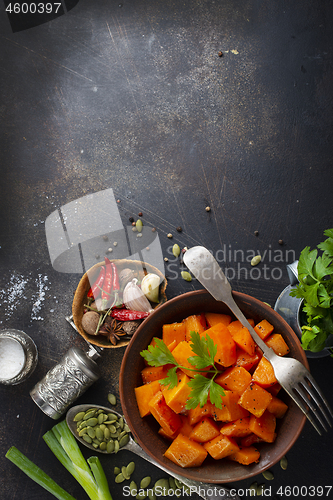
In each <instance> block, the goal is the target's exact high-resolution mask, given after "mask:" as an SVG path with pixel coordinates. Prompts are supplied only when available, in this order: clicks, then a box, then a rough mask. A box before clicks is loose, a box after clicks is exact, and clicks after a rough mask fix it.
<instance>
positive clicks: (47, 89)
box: [0, 0, 333, 500]
mask: <svg viewBox="0 0 333 500" xmlns="http://www.w3.org/2000/svg"><path fill="white" fill-rule="evenodd" d="M332 21H333V8H332V5H331V2H329V1H328V0H322V1H317V0H303V1H300V0H295V1H293V2H287V1H277V0H268V1H265V2H264V1H261V0H248V1H237V0H233V1H230V0H226V1H223V2H222V1H208V0H206V1H205V0H197V1H190V0H184V1H182V2H177V1H171V0H164V1H163V2H162V1H160V0H152V1H150V2H146V1H144V0H136V1H134V0H124V1H123V2H122V3H119V1H117V2H115V1H110V0H95V1H93V2H92V1H88V0H80V2H79V3H78V4H77V6H76V7H75V8H73V9H72V10H71V11H70V12H68V13H67V14H65V15H64V16H61V17H59V18H58V19H56V20H54V21H52V22H49V23H45V24H43V25H41V26H37V27H35V28H31V29H29V30H26V31H21V32H17V33H12V31H11V27H10V24H9V21H8V18H7V16H6V13H5V8H4V5H3V4H0V88H1V98H0V172H1V184H0V210H1V219H0V266H1V273H0V315H1V316H0V326H1V327H2V328H9V327H10V328H18V329H22V330H24V331H26V332H27V333H28V334H29V335H31V337H32V338H33V339H34V340H35V342H36V344H37V346H38V350H39V364H38V367H37V369H36V371H35V372H34V374H33V375H32V377H31V379H29V380H28V381H26V382H24V383H23V384H22V385H19V386H16V387H12V388H10V387H6V386H2V387H1V388H0V394H1V396H0V398H1V409H2V411H1V417H0V422H1V429H2V431H1V433H0V449H1V455H2V456H3V455H4V453H5V452H6V451H7V449H8V448H9V447H10V446H11V445H16V446H17V447H19V448H20V449H21V450H22V451H23V452H25V453H26V454H27V455H28V456H29V458H30V459H32V460H34V461H35V462H36V463H37V464H38V465H40V466H42V467H43V468H44V469H45V470H46V472H48V473H49V474H51V475H52V476H53V477H54V479H55V480H58V481H59V482H60V483H61V484H62V486H63V487H64V488H65V489H67V490H69V491H70V492H71V493H72V494H73V495H74V496H76V497H77V498H78V499H79V500H80V499H82V500H83V498H85V496H84V494H83V493H82V492H81V490H80V487H79V486H77V485H76V484H75V481H74V480H72V478H71V477H69V475H67V473H66V474H64V473H63V470H62V467H61V466H60V464H58V462H57V460H56V459H55V458H54V457H53V456H50V453H49V451H48V450H47V449H46V445H45V444H44V443H43V441H42V439H41V436H42V434H43V433H44V432H45V431H46V430H48V429H49V428H50V427H51V426H52V424H53V422H52V421H51V420H50V419H49V418H48V417H46V416H44V415H43V414H42V412H41V411H40V410H39V409H38V408H37V407H36V405H35V404H34V403H33V402H32V401H31V399H30V397H29V390H30V389H31V388H32V386H33V385H34V384H35V383H36V382H37V381H38V380H40V379H41V378H42V377H43V376H44V375H45V373H46V372H47V371H48V370H49V369H50V368H51V367H52V366H53V365H54V364H55V363H56V362H57V361H59V359H60V357H61V356H62V355H63V354H64V353H65V352H66V351H67V350H68V348H69V347H70V345H72V344H75V345H78V346H83V345H84V343H83V341H82V339H81V338H80V337H78V335H77V334H76V333H75V332H74V331H73V330H72V329H71V327H70V326H69V325H68V324H67V323H66V322H65V320H64V315H67V314H68V313H69V311H70V308H71V302H72V297H73V292H74V290H75V288H76V285H77V283H78V281H79V278H80V276H78V275H73V274H61V273H58V272H56V271H54V270H53V269H52V266H51V263H50V259H49V254H48V250H47V245H46V238H45V224H44V223H45V219H46V218H47V216H48V215H49V214H50V213H51V212H53V211H54V210H56V209H57V208H59V207H61V206H62V205H64V204H66V203H68V202H70V201H73V200H75V199H77V198H80V197H82V196H84V195H85V194H91V193H94V192H97V191H100V190H103V189H107V188H113V190H114V193H115V196H116V198H118V199H119V200H120V203H119V210H120V213H121V216H122V219H123V222H124V224H127V223H128V218H129V217H131V216H133V217H135V218H136V217H137V214H138V212H139V211H142V212H143V222H144V224H146V225H149V226H154V227H156V229H157V231H158V234H159V237H160V240H161V244H162V248H163V251H164V253H165V255H168V256H169V257H170V255H169V250H170V245H171V244H173V243H175V242H177V243H179V245H180V246H188V247H189V246H193V245H195V244H202V245H205V246H207V247H208V248H210V249H212V250H213V251H214V252H217V251H218V250H221V249H223V248H226V249H231V250H232V251H234V250H242V251H243V252H244V255H247V254H246V252H249V251H255V252H257V251H260V252H262V253H263V252H265V251H266V257H265V259H264V261H263V263H265V264H266V265H267V266H268V267H267V276H266V277H265V276H264V275H263V273H262V271H261V274H260V276H259V279H256V277H257V275H256V274H254V272H253V273H252V275H250V272H251V266H250V264H249V262H246V261H244V262H243V261H242V262H239V256H240V255H241V254H240V253H239V254H238V260H237V262H235V259H234V258H233V259H231V260H230V259H227V262H226V263H224V265H226V266H228V267H232V268H233V269H237V266H238V264H240V267H241V268H242V270H241V272H240V275H239V276H237V275H236V277H235V279H233V280H232V286H233V288H234V289H235V290H238V291H241V292H245V293H249V294H251V295H253V296H255V297H257V298H259V299H261V300H264V301H266V302H269V303H270V304H272V305H274V303H275V300H276V299H277V297H278V295H279V293H280V292H281V291H282V290H283V289H284V288H285V287H286V286H287V284H288V276H287V272H286V264H287V263H290V262H292V260H293V258H297V257H298V255H299V252H300V251H301V250H302V248H304V246H306V245H310V246H311V247H314V246H315V245H317V243H319V242H320V241H322V239H323V231H324V230H325V229H327V228H329V227H332V226H333V223H332V203H331V198H332V171H331V168H332V149H333V148H332V144H333V141H332V130H333V128H332V117H333V102H332V86H333V69H332V63H333V59H332V57H333V56H332V48H333V31H332ZM219 51H222V52H223V56H222V57H219V55H218V52H219ZM207 205H209V206H210V207H211V212H209V213H208V212H206V211H205V207H206V206H207ZM179 225H180V226H182V228H183V232H182V233H177V231H176V229H175V228H176V227H177V226H179ZM256 230H258V231H259V236H257V237H256V236H255V235H254V231H256ZM169 232H172V233H173V234H174V238H173V240H172V241H170V240H169V239H168V238H167V236H166V235H167V233H169ZM279 239H282V240H283V245H279V243H278V242H279ZM269 252H271V254H269ZM278 254H279V255H282V257H281V258H280V261H279V262H275V261H274V256H276V255H278ZM270 256H271V258H269V257H270ZM170 262H171V259H170ZM170 262H169V264H170ZM172 269H174V268H171V267H170V268H168V266H166V273H167V275H168V277H169V283H168V288H167V295H168V297H169V298H171V297H173V296H175V295H177V294H179V293H184V292H186V291H188V290H191V289H193V288H200V286H199V285H197V284H196V283H195V282H194V281H193V282H191V283H187V282H184V281H182V280H181V279H173V277H174V273H173V272H172ZM177 269H178V268H177ZM257 269H261V270H262V269H263V268H262V267H261V268H257ZM251 276H252V279H251ZM274 278H278V279H274ZM19 287H21V291H22V293H20V292H19ZM34 304H35V305H34ZM36 304H37V305H36ZM37 306H39V307H37ZM122 353H123V351H122V349H120V350H119V351H117V352H114V351H113V352H107V353H106V355H105V357H103V359H102V361H101V363H100V364H101V367H102V369H103V376H102V379H101V380H100V381H99V382H97V383H96V384H95V385H94V386H93V388H91V389H90V390H89V391H88V393H87V394H86V395H85V396H84V397H83V398H82V402H84V401H87V402H96V403H101V404H103V403H105V402H106V397H107V393H108V392H109V391H111V392H117V390H118V378H117V377H118V372H119V367H120V363H121V357H122ZM332 366H333V365H332V360H331V359H329V358H324V359H321V360H317V359H311V361H310V367H311V370H312V371H313V373H314V375H315V377H316V378H317V380H318V382H319V383H320V385H322V386H323V387H324V388H325V392H326V393H327V395H328V398H329V399H330V401H331V402H332V397H331V380H332V373H333V368H332ZM118 409H120V408H119V407H118ZM331 446H332V432H331V433H330V434H329V435H328V436H327V437H322V438H320V437H319V436H317V435H316V434H315V431H314V430H312V428H310V425H308V424H306V426H305V429H304V431H303V433H302V435H301V437H300V439H299V440H298V441H297V443H296V444H295V446H294V448H293V449H292V450H291V452H290V454H289V455H288V458H289V468H288V469H287V471H285V472H284V471H282V470H281V469H280V468H279V465H277V466H275V467H274V468H273V469H274V473H275V476H276V478H275V480H274V481H272V483H270V484H269V485H271V484H272V490H273V492H274V493H276V491H277V488H278V486H279V485H281V484H283V485H284V486H286V485H290V486H292V485H299V486H300V485H307V486H309V485H315V486H319V485H323V486H324V485H329V484H330V482H331V481H332V480H331V471H330V464H331ZM51 455H52V454H51ZM102 458H103V459H104V458H105V457H102ZM132 458H133V457H132V456H131V455H130V454H128V453H127V452H124V454H121V455H118V456H117V457H112V458H107V459H106V460H102V461H103V465H105V469H106V471H107V473H108V477H109V482H110V485H111V491H112V493H113V495H114V499H115V498H119V497H120V496H121V493H120V492H121V489H120V486H117V485H115V484H114V482H113V473H112V470H113V466H114V465H115V464H118V463H121V464H122V465H123V464H126V463H128V462H129V461H130V460H131V459H132ZM135 460H136V461H137V463H138V466H137V467H138V469H137V473H136V474H137V478H139V477H142V476H143V475H144V474H146V473H147V472H150V471H151V472H152V473H153V475H154V477H155V478H157V477H162V476H163V474H162V473H161V472H159V471H158V470H157V469H151V468H150V466H148V465H146V464H145V463H143V462H142V461H141V460H139V459H135ZM0 471H1V474H0V490H1V499H3V500H9V499H12V500H14V499H20V500H34V499H37V498H38V499H40V498H43V499H45V500H46V499H48V498H51V495H49V494H47V493H46V492H45V493H44V492H42V493H41V490H40V488H39V487H38V486H36V485H35V484H34V483H32V482H31V481H30V480H29V479H27V478H26V477H25V476H23V474H21V473H20V472H19V471H18V470H16V468H15V467H14V466H12V465H11V464H10V463H9V462H8V461H7V460H6V459H4V458H0ZM257 479H258V482H262V481H263V479H262V478H257ZM251 482H252V481H247V482H246V481H245V482H244V483H243V482H242V483H239V484H237V485H234V486H236V487H241V486H243V487H245V486H249V484H250V483H251ZM116 495H117V496H116ZM332 496H333V494H331V497H332ZM193 498H194V496H193Z"/></svg>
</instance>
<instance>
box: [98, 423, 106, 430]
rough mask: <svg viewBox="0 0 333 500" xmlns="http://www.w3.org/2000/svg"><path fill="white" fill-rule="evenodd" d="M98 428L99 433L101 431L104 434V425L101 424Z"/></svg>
mask: <svg viewBox="0 0 333 500" xmlns="http://www.w3.org/2000/svg"><path fill="white" fill-rule="evenodd" d="M99 428H100V429H101V431H102V432H104V431H105V429H106V425H105V424H101V425H100V426H99Z"/></svg>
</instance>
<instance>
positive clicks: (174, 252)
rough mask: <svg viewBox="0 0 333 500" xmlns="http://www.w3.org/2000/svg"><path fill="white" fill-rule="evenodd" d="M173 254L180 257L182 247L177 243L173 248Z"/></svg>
mask: <svg viewBox="0 0 333 500" xmlns="http://www.w3.org/2000/svg"><path fill="white" fill-rule="evenodd" d="M172 253H173V255H174V256H175V257H176V258H177V257H179V255H180V246H179V245H177V243H175V244H174V245H173V247H172Z"/></svg>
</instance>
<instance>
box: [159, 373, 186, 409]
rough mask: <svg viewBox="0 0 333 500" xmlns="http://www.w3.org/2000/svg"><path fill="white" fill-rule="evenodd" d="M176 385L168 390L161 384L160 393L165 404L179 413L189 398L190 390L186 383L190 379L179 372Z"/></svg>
mask: <svg viewBox="0 0 333 500" xmlns="http://www.w3.org/2000/svg"><path fill="white" fill-rule="evenodd" d="M177 377H178V384H177V385H176V386H175V387H173V388H172V389H169V388H168V386H165V385H162V384H161V391H162V393H163V396H164V399H165V401H166V404H167V405H168V406H169V407H170V408H171V409H172V410H173V411H174V412H175V413H181V412H182V411H184V409H185V405H186V402H187V400H188V398H189V395H190V392H191V388H190V387H189V385H188V383H189V381H190V377H188V376H187V375H186V373H184V372H182V371H181V370H178V371H177Z"/></svg>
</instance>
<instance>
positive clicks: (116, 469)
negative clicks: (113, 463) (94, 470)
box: [113, 467, 120, 475]
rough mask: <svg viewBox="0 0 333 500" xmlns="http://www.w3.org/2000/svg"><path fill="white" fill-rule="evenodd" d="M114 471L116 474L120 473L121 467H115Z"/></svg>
mask: <svg viewBox="0 0 333 500" xmlns="http://www.w3.org/2000/svg"><path fill="white" fill-rule="evenodd" d="M113 473H114V474H115V475H117V474H119V473H120V468H119V467H115V468H114V469H113Z"/></svg>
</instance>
